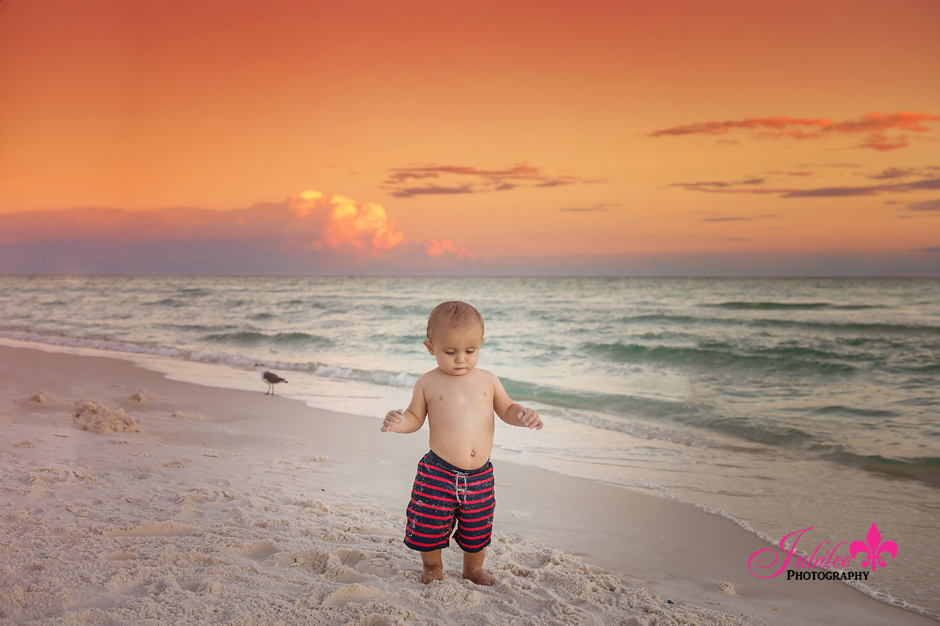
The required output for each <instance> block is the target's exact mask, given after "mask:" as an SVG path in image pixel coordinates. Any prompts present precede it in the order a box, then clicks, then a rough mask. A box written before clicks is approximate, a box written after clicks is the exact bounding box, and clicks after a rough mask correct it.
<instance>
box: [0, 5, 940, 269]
mask: <svg viewBox="0 0 940 626" xmlns="http://www.w3.org/2000/svg"><path fill="white" fill-rule="evenodd" d="M938 32H940V3H937V2H936V0H919V1H902V2H893V3H890V4H889V3H886V2H868V1H855V0H853V1H846V2H824V3H819V2H789V3H779V2H763V1H753V0H746V1H735V2H720V1H710V2H700V1H697V0H687V1H668V0H666V1H663V2H643V3H640V2H628V1H617V2H592V1H586V2H584V1H582V2H578V3H573V2H548V1H540V2H517V1H512V0H508V1H507V0H503V1H501V2H487V1H483V2H475V3H455V2H440V1H438V2H397V1H396V2H388V1H385V0H383V1H374V2H359V1H344V2H311V1H301V0H294V1H288V0H269V1H265V2H260V1H257V0H255V1H251V2H249V1H246V0H227V1H226V2H215V1H211V2H210V1H201V0H185V1H179V0H170V1H166V0H161V1H160V2H156V1H151V0H135V1H134V2H125V1H123V0H89V1H88V2H74V1H71V0H69V1H65V0H44V1H43V2H31V1H28V0H2V2H0V214H10V213H22V212H38V211H47V210H53V209H54V210H65V209H73V208H80V207H100V208H110V209H126V210H131V211H141V210H154V209H168V208H179V207H192V208H199V209H214V210H232V209H241V210H244V209H249V208H250V207H253V206H255V205H259V204H264V203H268V204H281V205H284V206H287V204H284V203H288V204H289V200H288V199H289V198H291V197H295V198H296V197H299V196H298V194H300V193H301V192H303V191H307V190H316V191H318V192H320V193H322V194H323V197H324V198H325V199H327V200H328V199H329V198H332V197H334V196H342V197H344V198H347V199H354V200H355V201H356V202H357V204H355V207H356V208H355V209H353V210H354V211H359V213H356V214H355V215H353V216H352V217H350V216H349V215H347V218H349V219H351V220H352V221H350V222H348V224H347V226H348V225H349V224H360V225H362V228H363V229H365V230H363V232H367V234H368V237H369V238H371V237H373V236H377V235H375V233H376V232H378V230H380V229H383V228H384V229H386V230H385V231H382V232H385V233H386V235H387V234H388V233H399V234H401V237H400V238H399V239H398V240H397V241H396V243H395V244H393V245H412V246H416V247H417V248H416V249H418V248H423V249H424V250H426V251H427V252H428V254H430V255H431V256H432V257H443V256H447V255H451V256H454V257H455V258H456V257H458V256H461V255H462V257H461V258H463V259H464V260H466V261H467V262H471V260H473V259H476V260H477V262H480V260H482V259H486V258H495V257H501V256H525V257H534V256H539V255H550V256H566V255H586V254H592V255H624V254H634V255H636V254H677V253H706V252H730V251H768V250H769V251H775V252H781V253H787V254H795V253H803V252H807V251H809V252H818V251H827V250H833V249H837V250H844V251H855V252H884V251H901V252H910V251H918V250H924V249H929V248H933V247H937V246H940V219H938V218H940V184H938V182H937V181H940V169H938V168H940V81H938V80H937V79H936V77H937V76H938V75H940V37H937V36H936V35H937V33H938ZM327 200H324V201H323V202H324V203H326V202H327ZM340 204H341V203H340ZM375 205H380V208H381V209H382V210H383V211H384V213H383V214H382V215H383V217H382V220H387V222H388V223H387V224H386V222H385V221H383V222H382V224H378V223H376V222H375V215H376V213H375V209H374V206H375ZM318 206H319V205H318ZM335 206H338V205H336V203H334V204H328V203H326V204H322V211H323V212H324V213H323V215H324V216H326V217H323V219H332V218H331V217H329V216H331V215H333V214H332V213H330V212H331V211H334V210H335ZM370 207H371V208H370ZM367 214H368V215H369V216H371V217H368V219H367V218H366V217H363V216H366V215H367ZM54 215H57V214H56V213H45V214H42V213H36V214H35V215H33V216H29V215H20V216H17V217H16V221H15V224H16V228H18V229H19V230H17V231H16V232H18V233H21V235H22V237H21V239H19V240H17V241H19V242H21V243H22V242H27V243H28V242H29V241H32V240H33V239H36V240H38V239H42V237H43V235H41V234H40V233H41V232H42V231H43V230H44V227H45V226H48V225H49V221H50V220H52V219H57V218H53V216H54ZM82 215H83V216H84V217H82V219H85V220H92V221H93V220H97V219H103V218H99V217H94V216H92V214H82ZM166 215H167V216H169V215H170V214H166ZM174 215H176V214H174ZM10 219H13V218H12V217H11V218H10ZM318 219H319V218H318ZM24 220H25V221H24ZM30 220H31V221H30ZM357 220H358V221H357ZM369 220H372V221H371V222H370V221H369ZM367 222H368V223H367ZM121 223H122V224H124V223H125V222H121ZM3 224H6V225H7V226H6V228H7V229H8V230H9V231H10V232H13V226H10V224H14V222H9V221H7V222H3V220H0V225H3ZM348 227H349V228H353V227H352V226H348ZM122 228H123V227H122ZM211 228H215V226H212V225H211V224H209V222H206V225H205V229H207V230H206V233H205V234H206V236H209V234H211V233H209V231H210V230H211ZM324 228H327V227H324ZM330 228H332V230H330V231H329V232H331V233H334V234H335V233H336V232H340V231H341V230H342V229H339V230H337V229H338V228H339V227H338V226H335V225H334V226H331V227H330ZM344 228H346V226H344ZM356 228H358V227H356ZM30 229H32V230H30ZM126 229H127V231H126V232H124V231H121V232H117V231H114V232H113V233H112V236H114V237H116V238H117V239H118V240H122V241H133V240H135V237H138V236H139V234H138V235H135V234H134V231H135V230H138V229H139V224H138V223H137V222H133V221H132V220H127V221H126ZM324 232H326V231H324ZM343 232H345V231H343ZM349 232H350V233H351V232H352V231H349ZM357 232H358V231H357ZM30 233H32V234H30ZM358 236H359V235H358V234H357V235H355V236H353V235H352V234H350V235H349V237H348V238H347V240H343V241H344V242H346V243H347V244H349V245H351V246H353V247H355V245H356V244H355V242H356V241H359V239H357V237H358ZM383 236H384V235H383ZM2 237H3V233H0V242H2ZM10 237H12V235H9V234H8V236H7V239H8V240H10ZM30 237H32V238H33V239H30ZM330 237H333V238H332V239H331V238H330ZM367 239H368V238H367ZM370 240H371V239H370ZM310 241H311V242H314V241H318V242H320V244H321V245H327V246H329V245H333V244H330V243H329V242H336V241H339V240H337V239H335V237H334V235H330V236H326V235H323V236H319V238H312V239H311V240H310ZM364 241H365V240H364ZM443 241H447V242H448V243H447V244H442V243H441V242H443ZM324 242H325V243H324ZM399 242H400V243H399ZM8 243H9V242H8ZM386 243H387V241H386ZM311 245H313V244H312V243H311ZM336 245H337V246H339V245H340V244H339V243H336ZM383 245H384V244H383ZM384 249H385V248H382V247H381V246H378V247H376V248H375V249H372V248H369V249H368V250H365V249H363V248H362V246H361V245H359V247H358V248H357V250H358V251H359V252H361V253H362V254H372V255H381V254H382V252H383V250H384ZM435 253H436V254H435ZM927 254H930V253H927ZM934 256H936V255H935V254H934Z"/></svg>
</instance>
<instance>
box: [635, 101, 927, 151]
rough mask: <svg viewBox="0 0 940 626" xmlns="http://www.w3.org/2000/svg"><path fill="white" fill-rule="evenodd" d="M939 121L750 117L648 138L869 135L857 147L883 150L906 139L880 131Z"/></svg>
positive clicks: (908, 116)
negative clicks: (743, 132) (735, 133)
mask: <svg viewBox="0 0 940 626" xmlns="http://www.w3.org/2000/svg"><path fill="white" fill-rule="evenodd" d="M938 120H940V115H930V114H928V113H913V112H911V111H901V112H900V113H879V112H874V113H869V114H867V115H864V116H862V117H861V118H859V119H857V120H846V121H843V122H833V121H832V120H828V119H825V118H815V119H814V118H794V117H787V116H785V115H779V116H777V117H750V118H746V119H743V120H725V121H721V122H717V121H716V122H699V123H697V124H687V125H684V126H674V127H672V128H664V129H661V130H657V131H653V132H652V133H649V135H648V136H650V137H666V136H679V135H724V134H727V133H730V132H731V131H733V130H739V129H743V130H750V131H752V132H753V133H754V136H755V137H757V138H759V139H781V138H787V139H797V140H805V139H820V138H822V137H826V136H830V135H832V134H833V133H846V134H852V133H869V137H868V138H867V139H866V141H865V142H864V143H862V144H859V146H858V147H860V148H870V149H873V150H879V151H887V150H896V149H898V148H904V147H906V146H907V145H908V143H907V138H906V136H904V135H902V136H901V137H899V138H898V139H894V140H891V139H888V138H887V137H886V136H885V135H884V132H885V131H888V130H893V129H898V130H907V131H910V132H915V133H923V132H926V131H927V130H929V129H928V128H927V127H926V126H924V124H923V123H924V122H935V121H938Z"/></svg>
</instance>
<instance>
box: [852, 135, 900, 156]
mask: <svg viewBox="0 0 940 626" xmlns="http://www.w3.org/2000/svg"><path fill="white" fill-rule="evenodd" d="M908 145H909V144H908V143H907V135H901V136H900V137H898V138H897V139H895V140H894V141H892V140H890V139H888V137H887V136H885V134H884V133H874V134H872V135H869V136H868V138H867V139H865V142H864V143H860V144H858V147H859V148H871V149H872V150H877V151H878V152H887V151H888V150H897V149H898V148H906V147H907V146H908Z"/></svg>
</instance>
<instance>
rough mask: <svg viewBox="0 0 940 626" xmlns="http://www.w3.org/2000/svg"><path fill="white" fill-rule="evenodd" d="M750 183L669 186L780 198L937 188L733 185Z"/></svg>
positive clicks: (939, 184)
mask: <svg viewBox="0 0 940 626" xmlns="http://www.w3.org/2000/svg"><path fill="white" fill-rule="evenodd" d="M744 184H752V183H751V181H739V182H737V183H724V182H700V183H673V184H671V185H669V186H670V187H679V188H681V189H685V190H687V191H701V192H706V193H745V194H756V195H766V194H778V195H779V196H780V197H781V198H846V197H855V196H877V195H880V194H882V193H907V192H911V191H925V190H934V189H940V178H928V179H925V180H919V181H914V182H909V183H894V184H889V185H869V186H859V187H820V188H817V189H794V188H782V187H752V186H748V187H739V186H736V185H744Z"/></svg>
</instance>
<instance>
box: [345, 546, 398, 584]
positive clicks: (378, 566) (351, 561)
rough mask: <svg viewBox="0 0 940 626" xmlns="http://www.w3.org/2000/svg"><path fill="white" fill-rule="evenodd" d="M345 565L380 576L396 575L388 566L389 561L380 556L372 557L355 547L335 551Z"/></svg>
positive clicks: (361, 572) (362, 572) (363, 572)
mask: <svg viewBox="0 0 940 626" xmlns="http://www.w3.org/2000/svg"><path fill="white" fill-rule="evenodd" d="M333 554H334V555H335V556H336V558H338V559H339V562H340V563H342V564H343V565H344V566H345V567H348V568H349V569H352V570H355V571H357V572H359V573H360V574H370V575H372V576H378V577H379V578H388V577H390V576H393V575H394V572H393V571H392V569H391V568H390V567H389V566H388V561H386V560H385V559H383V558H381V557H379V558H376V557H372V556H370V555H368V554H366V553H365V552H362V551H361V550H356V549H355V548H348V549H347V548H343V549H340V550H337V551H336V552H334V553H333Z"/></svg>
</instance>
